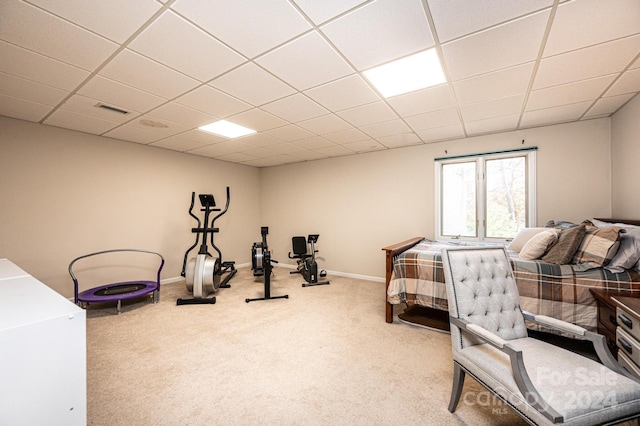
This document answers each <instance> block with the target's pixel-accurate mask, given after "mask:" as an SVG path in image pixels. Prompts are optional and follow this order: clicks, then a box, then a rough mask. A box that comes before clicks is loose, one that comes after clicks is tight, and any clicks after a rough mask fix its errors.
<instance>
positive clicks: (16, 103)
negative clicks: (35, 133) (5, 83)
mask: <svg viewBox="0 0 640 426" xmlns="http://www.w3.org/2000/svg"><path fill="white" fill-rule="evenodd" d="M50 111H51V106H50V105H43V104H39V103H36V102H31V101H25V100H23V99H18V98H13V97H11V96H7V95H3V94H0V115H4V116H7V117H12V118H18V119H20V120H27V121H36V122H38V121H40V120H42V119H43V118H44V117H45V116H46V115H47V114H48V113H49V112H50Z"/></svg>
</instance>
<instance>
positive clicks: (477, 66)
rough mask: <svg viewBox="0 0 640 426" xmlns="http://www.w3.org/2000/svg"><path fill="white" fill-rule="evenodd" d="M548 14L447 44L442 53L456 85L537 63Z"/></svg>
mask: <svg viewBox="0 0 640 426" xmlns="http://www.w3.org/2000/svg"><path fill="white" fill-rule="evenodd" d="M548 19H549V12H548V10H546V11H543V12H538V13H536V14H533V15H529V16H527V17H525V18H522V19H518V20H515V21H511V22H509V23H507V24H503V25H500V26H498V27H494V28H491V29H489V30H485V31H482V32H480V33H476V34H474V35H471V36H468V37H464V38H461V39H458V40H456V41H453V42H451V43H447V44H444V45H443V46H442V53H443V55H444V60H445V64H446V68H447V70H448V72H449V75H450V77H451V79H452V80H453V81H456V80H461V79H463V78H467V77H472V76H475V75H479V74H484V73H488V72H491V71H496V70H499V69H503V68H508V67H512V66H515V65H519V64H523V63H526V62H530V61H533V60H535V59H536V58H537V57H538V51H539V50H540V42H541V41H542V36H543V34H544V30H545V26H546V22H547V20H548Z"/></svg>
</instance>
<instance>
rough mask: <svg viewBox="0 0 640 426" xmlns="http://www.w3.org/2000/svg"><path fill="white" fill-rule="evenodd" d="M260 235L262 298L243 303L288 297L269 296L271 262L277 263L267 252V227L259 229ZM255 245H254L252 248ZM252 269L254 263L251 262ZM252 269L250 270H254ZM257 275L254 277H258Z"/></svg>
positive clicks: (286, 296)
mask: <svg viewBox="0 0 640 426" xmlns="http://www.w3.org/2000/svg"><path fill="white" fill-rule="evenodd" d="M260 233H261V234H262V269H263V275H264V297H257V298H255V299H244V301H245V302H247V303H249V302H255V301H258V300H271V299H288V298H289V295H288V294H285V295H282V296H271V273H272V271H273V266H271V262H273V263H278V261H277V260H274V259H271V252H269V248H268V246H267V234H268V233H269V227H267V226H262V227H261V228H260ZM255 246H256V245H255V244H254V247H255ZM254 255H255V253H254ZM253 265H254V268H255V265H256V262H255V261H254V262H253ZM254 268H252V269H254ZM254 275H256V270H255V269H254ZM259 275H260V274H259V273H258V274H257V275H256V276H259Z"/></svg>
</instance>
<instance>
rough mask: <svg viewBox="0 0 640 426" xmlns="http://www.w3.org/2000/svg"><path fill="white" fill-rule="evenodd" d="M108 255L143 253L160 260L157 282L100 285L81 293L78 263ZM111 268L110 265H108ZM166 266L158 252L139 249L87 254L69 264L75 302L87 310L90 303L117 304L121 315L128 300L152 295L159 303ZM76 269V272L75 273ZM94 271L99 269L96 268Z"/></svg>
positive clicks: (154, 300) (137, 281) (142, 281)
mask: <svg viewBox="0 0 640 426" xmlns="http://www.w3.org/2000/svg"><path fill="white" fill-rule="evenodd" d="M108 253H143V254H149V255H151V256H156V257H157V258H158V267H157V268H158V269H157V275H156V277H155V278H156V279H155V280H134V281H122V282H115V283H109V284H103V285H99V286H97V287H93V288H90V289H88V290H84V291H79V290H78V289H79V287H80V284H79V282H78V281H79V280H78V277H77V274H78V272H77V269H79V265H80V264H77V262H78V261H80V260H82V259H87V258H90V257H95V256H99V255H105V254H108ZM106 266H109V265H106ZM163 266H164V258H163V257H162V256H161V255H160V254H159V253H156V252H153V251H147V250H138V249H114V250H104V251H99V252H96V253H90V254H86V255H84V256H80V257H77V258H75V259H73V260H72V261H71V263H70V264H69V274H70V275H71V279H72V280H73V286H74V292H73V295H74V302H75V303H76V304H77V305H80V306H82V307H83V308H85V307H86V306H87V305H88V304H90V303H104V302H117V311H118V314H120V311H121V306H122V301H123V300H127V299H134V298H137V297H142V296H145V295H147V294H151V295H152V299H153V303H158V301H159V300H160V272H161V271H162V267H163ZM74 267H75V268H76V271H75V272H74ZM94 269H97V268H95V267H94Z"/></svg>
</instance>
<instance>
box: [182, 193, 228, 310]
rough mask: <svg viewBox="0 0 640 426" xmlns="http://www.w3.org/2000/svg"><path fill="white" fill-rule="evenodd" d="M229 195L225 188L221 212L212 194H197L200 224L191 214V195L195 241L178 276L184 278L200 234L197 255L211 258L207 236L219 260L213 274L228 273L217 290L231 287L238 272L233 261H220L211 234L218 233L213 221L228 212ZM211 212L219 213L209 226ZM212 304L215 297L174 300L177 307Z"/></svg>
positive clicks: (220, 258)
mask: <svg viewBox="0 0 640 426" xmlns="http://www.w3.org/2000/svg"><path fill="white" fill-rule="evenodd" d="M230 195H231V194H230V189H229V187H228V186H227V201H226V204H225V207H224V210H222V209H219V208H216V207H215V206H216V202H215V199H214V197H213V194H199V195H198V198H199V199H200V204H201V205H202V208H201V209H200V211H202V212H204V219H203V221H202V222H200V218H199V217H198V216H196V215H195V214H193V207H194V205H195V198H196V193H195V192H192V193H191V205H190V206H189V215H190V216H191V217H193V218H194V219H195V220H196V222H197V224H198V226H197V227H195V228H191V232H193V233H194V234H196V241H195V243H193V245H192V246H191V247H189V248H188V249H187V251H186V252H185V253H184V259H183V261H182V271H181V272H180V275H181V276H182V277H185V276H186V273H185V270H186V268H187V260H188V258H189V253H190V252H191V250H193V249H194V248H195V247H196V246H197V245H198V243H199V242H200V234H202V244H201V245H200V249H199V250H198V255H206V256H209V257H213V256H212V255H211V253H209V248H208V246H207V235H209V238H210V242H211V247H213V249H214V250H215V251H216V252H217V253H218V260H219V265H216V267H217V268H218V269H217V270H216V271H214V274H216V275H218V276H220V277H222V275H224V274H226V273H228V275H227V276H226V277H225V278H224V279H223V280H222V281H221V282H220V284H219V285H218V287H217V288H218V289H219V288H230V287H231V285H230V284H229V280H231V278H233V277H234V275H235V274H236V273H237V272H238V270H237V269H236V268H235V261H226V262H224V261H223V260H222V251H220V249H219V248H218V247H217V246H216V245H215V243H214V241H213V234H215V233H217V232H219V231H220V229H219V228H216V227H215V221H216V220H217V219H218V218H220V217H221V216H222V215H224V214H225V213H226V212H227V210H229V202H230V200H231V197H230ZM212 212H220V213H218V214H217V215H216V216H214V218H213V219H211V225H210V226H209V217H210V215H211V213H212ZM203 225H204V226H203ZM216 290H217V289H216ZM214 303H216V297H215V296H212V297H202V298H195V297H194V298H191V299H182V298H181V299H178V300H176V304H177V305H201V304H214Z"/></svg>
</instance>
